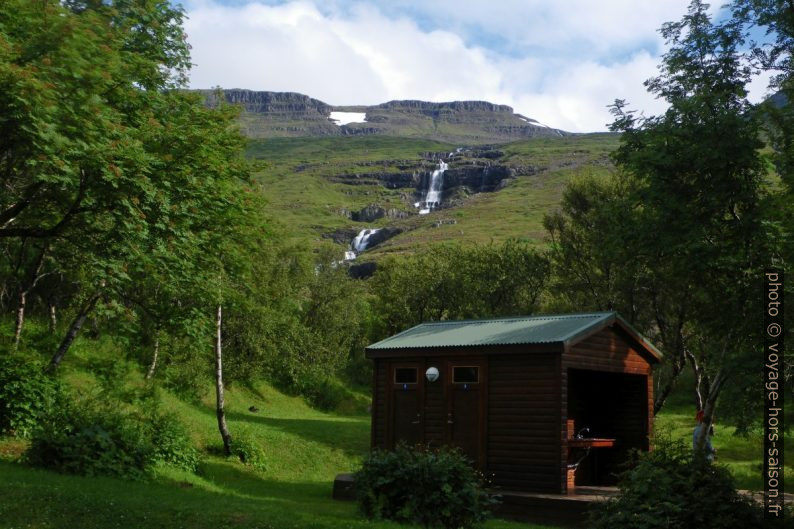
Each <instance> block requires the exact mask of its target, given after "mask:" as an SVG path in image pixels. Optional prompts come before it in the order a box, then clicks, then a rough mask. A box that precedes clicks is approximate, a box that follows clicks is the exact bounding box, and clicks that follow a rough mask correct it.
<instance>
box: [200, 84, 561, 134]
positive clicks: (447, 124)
mask: <svg viewBox="0 0 794 529" xmlns="http://www.w3.org/2000/svg"><path fill="white" fill-rule="evenodd" d="M202 93H204V94H205V95H206V97H207V104H208V105H214V104H216V103H217V101H216V95H215V93H214V92H212V91H209V90H203V91H202ZM223 96H224V98H225V99H226V101H227V102H229V103H232V104H237V105H240V106H241V107H242V109H243V112H242V115H241V117H240V123H241V125H242V128H243V131H244V133H245V134H246V135H247V136H249V137H251V138H270V137H283V136H294V137H307V136H308V137H312V136H337V135H385V136H398V137H419V138H428V139H435V140H439V141H446V142H450V143H455V144H460V145H479V144H484V143H497V142H507V141H514V140H518V139H524V138H532V137H536V136H563V135H566V134H567V133H565V132H564V131H560V130H557V129H552V128H549V127H545V126H543V125H541V124H539V123H537V122H536V121H534V120H532V119H531V118H527V117H525V116H522V115H520V114H516V113H514V111H513V109H512V108H511V107H509V106H507V105H496V104H493V103H489V102H487V101H451V102H445V103H431V102H428V101H415V100H406V101H389V102H387V103H383V104H380V105H374V106H356V107H334V106H331V105H328V104H326V103H324V102H322V101H319V100H317V99H313V98H311V97H309V96H306V95H303V94H298V93H294V92H257V91H252V90H242V89H232V90H224V91H223ZM331 112H359V113H363V114H365V115H366V118H365V121H364V122H362V123H349V124H345V125H337V124H336V123H334V122H333V121H331V119H330V116H331Z"/></svg>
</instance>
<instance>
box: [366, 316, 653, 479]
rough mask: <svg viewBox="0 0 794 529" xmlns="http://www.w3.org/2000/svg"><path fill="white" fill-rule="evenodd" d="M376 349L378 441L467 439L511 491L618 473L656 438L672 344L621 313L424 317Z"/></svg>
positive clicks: (464, 445)
mask: <svg viewBox="0 0 794 529" xmlns="http://www.w3.org/2000/svg"><path fill="white" fill-rule="evenodd" d="M366 355H367V357H368V358H370V359H372V360H373V361H374V364H375V365H374V375H373V395H372V397H373V404H372V446H373V447H378V448H386V449H389V448H393V447H394V446H395V444H396V443H398V442H400V441H404V442H407V443H410V444H414V443H423V444H427V445H430V446H440V445H444V444H447V445H453V446H457V447H459V448H460V449H461V450H462V451H463V452H464V453H465V454H467V455H468V456H469V457H470V458H471V459H472V460H473V461H474V463H475V464H476V465H477V466H478V467H479V468H480V469H481V470H483V471H484V472H485V473H487V474H489V475H492V477H493V482H494V485H496V486H499V487H501V488H502V489H503V490H511V491H528V492H553V493H566V492H569V493H570V492H572V490H573V488H574V485H609V484H613V483H614V482H615V473H616V472H617V471H618V470H619V465H620V463H622V462H623V461H624V460H625V459H626V456H627V453H628V451H629V450H631V449H633V448H637V449H640V450H648V449H649V448H650V435H651V432H652V422H653V378H652V368H653V366H654V365H655V364H657V363H659V361H660V358H661V354H660V353H659V351H657V349H656V348H655V347H654V346H653V345H651V344H650V343H649V342H648V341H647V340H646V339H645V338H643V337H642V336H641V335H640V334H638V333H637V332H636V331H635V330H634V329H632V327H631V326H630V325H629V324H628V323H627V322H626V321H625V320H623V318H621V317H620V316H619V315H618V314H617V313H615V312H599V313H588V314H565V315H549V316H534V317H519V318H501V319H492V320H470V321H445V322H437V323H423V324H421V325H418V326H416V327H413V328H411V329H408V330H407V331H404V332H402V333H400V334H397V335H395V336H392V337H390V338H387V339H385V340H383V341H380V342H378V343H375V344H373V345H371V346H369V347H368V348H367V350H366ZM436 372H437V376H434V375H435V373H436ZM577 434H578V435H577ZM588 450H589V453H588ZM583 454H587V455H586V457H583ZM582 457H583V459H582ZM580 460H581V461H580ZM577 463H578V465H577ZM572 469H573V470H572Z"/></svg>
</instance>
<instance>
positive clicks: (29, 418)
mask: <svg viewBox="0 0 794 529" xmlns="http://www.w3.org/2000/svg"><path fill="white" fill-rule="evenodd" d="M59 393H60V385H59V384H58V382H57V381H56V380H54V379H53V378H51V377H49V376H47V375H45V374H44V372H43V366H42V365H41V364H39V363H38V362H31V361H27V360H23V359H21V358H19V357H14V356H5V357H3V358H0V433H4V434H11V435H16V436H18V437H25V438H27V437H30V435H31V433H32V432H33V430H34V428H35V427H36V426H37V425H38V423H39V421H40V420H41V418H42V417H43V416H44V415H45V414H46V412H47V410H49V409H50V408H51V407H52V406H53V403H54V401H55V399H56V398H57V396H58V394H59Z"/></svg>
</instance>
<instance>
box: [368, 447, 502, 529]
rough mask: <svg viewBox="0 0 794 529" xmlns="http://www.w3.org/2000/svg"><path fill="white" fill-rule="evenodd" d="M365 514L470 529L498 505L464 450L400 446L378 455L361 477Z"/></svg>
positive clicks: (403, 521)
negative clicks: (461, 452) (461, 451)
mask: <svg viewBox="0 0 794 529" xmlns="http://www.w3.org/2000/svg"><path fill="white" fill-rule="evenodd" d="M355 483H356V495H357V497H358V502H359V506H360V508H361V511H362V512H363V513H364V514H365V515H366V516H367V517H369V518H376V519H389V520H394V521H397V522H401V523H416V524H421V525H423V526H424V527H445V528H448V529H452V528H455V529H457V528H469V527H475V526H477V525H479V524H480V523H482V522H484V521H485V519H486V518H487V517H488V515H489V514H490V513H489V509H490V508H491V507H492V506H493V505H494V504H495V503H496V502H497V500H496V498H495V497H493V496H490V495H489V494H488V493H487V492H486V491H485V485H486V483H485V480H484V478H483V476H482V474H480V473H479V472H477V471H476V470H474V469H473V468H472V467H471V465H470V463H469V461H468V460H467V459H466V458H465V457H464V456H463V455H461V454H460V453H459V452H458V451H455V450H450V449H447V448H443V449H440V450H430V449H426V448H422V447H416V448H410V447H408V446H406V445H398V447H397V448H396V449H395V450H394V451H393V452H389V451H379V450H376V451H373V452H372V453H371V454H370V455H369V456H368V457H367V459H366V460H365V461H364V464H363V466H362V468H361V470H359V471H358V472H356V475H355Z"/></svg>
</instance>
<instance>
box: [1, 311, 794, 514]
mask: <svg viewBox="0 0 794 529" xmlns="http://www.w3.org/2000/svg"><path fill="white" fill-rule="evenodd" d="M31 330H35V326H34V327H33V328H32V329H31ZM121 350H122V349H121V347H120V346H119V345H118V344H116V343H114V341H113V340H111V339H110V338H107V337H105V338H102V339H99V340H88V339H86V338H79V339H78V341H77V342H76V343H75V346H74V349H73V350H72V351H70V352H69V356H67V358H66V360H65V361H64V364H63V365H62V368H63V373H62V375H63V377H64V378H65V379H66V380H67V381H68V382H69V383H70V384H71V385H73V386H76V387H80V388H82V389H83V390H86V388H91V387H93V386H94V385H95V383H96V382H95V377H94V376H93V375H91V374H89V372H88V371H87V367H88V366H89V365H91V364H92V362H95V361H96V360H97V359H109V358H115V359H118V360H117V362H122V363H126V364H127V365H128V370H127V375H126V376H125V377H122V378H123V383H124V384H125V385H126V386H128V387H132V386H135V385H140V384H141V383H142V378H143V377H142V374H141V371H140V369H139V368H138V367H137V366H136V365H135V364H134V363H133V362H132V361H129V360H124V359H123V357H124V355H123V353H122V352H121ZM29 353H31V354H32V352H29ZM686 382H687V381H686V379H685V380H683V381H682V383H681V384H679V385H678V387H677V389H676V392H675V393H674V394H673V395H672V396H671V398H670V400H669V401H668V405H667V406H666V408H665V409H664V410H663V412H662V414H661V415H660V416H659V418H658V420H657V427H658V431H659V432H665V433H666V434H667V435H671V436H673V437H675V438H681V439H683V440H684V442H687V443H688V442H691V435H692V428H693V426H694V421H693V415H694V411H693V407H692V405H691V404H690V403H689V397H688V391H689V390H688V385H687V384H686ZM119 383H120V384H121V383H122V380H119ZM356 398H357V399H360V401H364V400H366V398H367V395H363V394H359V395H357V396H356ZM162 405H163V407H164V408H165V409H166V410H170V411H173V412H175V413H176V414H177V415H178V416H179V418H180V421H181V422H182V423H183V424H184V425H185V426H186V428H187V429H188V431H189V433H190V435H191V437H192V439H193V442H194V444H195V445H196V446H197V447H199V449H200V450H201V453H202V464H201V466H200V470H199V473H198V474H191V473H188V472H184V471H179V470H175V469H173V468H169V467H160V468H158V469H157V471H156V472H155V475H154V476H153V477H152V478H151V479H150V480H149V481H146V482H130V481H123V480H119V479H114V478H99V477H79V476H65V475H59V474H56V473H53V472H48V471H44V470H37V469H32V468H29V467H26V466H24V465H23V464H21V463H20V462H18V460H19V458H20V456H21V454H22V453H23V452H24V450H25V448H26V443H25V442H24V441H20V440H17V439H13V438H3V439H0V528H23V527H32V528H72V527H81V528H103V529H104V528H109V527H122V528H155V527H169V528H171V527H174V528H178V527H184V528H205V527H206V528H213V529H215V528H270V527H273V528H296V529H297V528H301V529H302V528H336V527H351V528H358V527H361V528H364V527H369V528H395V527H400V526H398V525H395V524H391V523H387V522H370V521H368V520H366V519H364V518H363V517H362V516H361V515H360V514H359V513H358V512H357V510H356V506H355V504H353V503H351V502H338V501H334V500H332V499H331V487H332V481H333V478H334V476H335V475H336V474H338V473H340V472H349V471H352V470H354V469H355V468H357V467H358V465H359V464H360V462H361V459H362V457H363V455H364V454H365V453H366V452H367V450H368V448H369V435H370V423H369V416H368V415H367V414H365V413H362V412H361V411H359V412H358V413H338V412H337V413H324V412H320V411H317V410H315V409H312V408H310V407H309V406H308V405H307V404H306V402H305V401H304V400H303V399H302V398H300V397H295V396H290V395H286V394H284V393H282V392H280V391H278V390H276V389H274V388H273V387H271V386H270V385H268V384H266V383H263V382H259V383H255V384H250V385H241V384H235V385H232V386H231V387H229V388H228V391H227V418H228V422H229V428H230V430H231V432H232V434H233V435H241V434H244V435H246V436H248V437H249V438H251V439H254V440H256V441H258V442H259V443H261V446H262V448H263V451H264V453H265V467H264V468H263V469H255V468H252V467H250V466H246V465H244V464H242V463H240V462H239V461H237V460H235V459H234V458H225V457H223V456H221V455H219V454H220V446H221V442H220V436H219V434H218V431H217V423H216V419H215V413H214V399H213V389H212V385H211V382H210V381H207V383H206V391H205V392H204V393H203V394H202V395H200V396H199V398H198V399H196V400H190V399H183V398H179V397H177V396H176V395H174V394H172V393H170V392H168V391H162ZM251 406H255V407H256V408H258V411H257V412H251V411H249V407H251ZM348 409H352V410H361V406H360V402H359V403H354V404H353V405H350V406H348ZM733 431H734V429H733V428H732V427H729V426H723V425H719V424H718V425H717V427H716V436H715V438H714V444H715V446H716V447H717V449H718V456H719V459H718V462H719V463H720V464H725V465H727V466H728V467H729V468H730V470H731V471H732V472H733V473H734V475H735V476H736V478H737V483H738V485H739V487H740V488H744V489H756V490H757V489H760V488H762V483H761V479H760V462H761V459H760V456H761V443H760V435H759V433H756V434H754V435H752V436H750V437H749V438H741V437H736V436H734V435H732V433H733ZM791 441H792V437H791V436H788V440H787V444H786V447H787V449H788V452H789V453H794V443H792V442H791ZM787 475H788V476H789V477H790V476H792V475H794V472H792V468H791V466H790V465H789V466H788V467H787ZM788 490H789V491H791V487H790V486H789V488H788ZM486 527H487V528H488V529H511V528H519V527H523V528H531V527H536V528H539V527H541V526H531V525H526V524H517V523H513V522H507V521H502V520H492V521H490V522H488V524H487V525H486Z"/></svg>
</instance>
